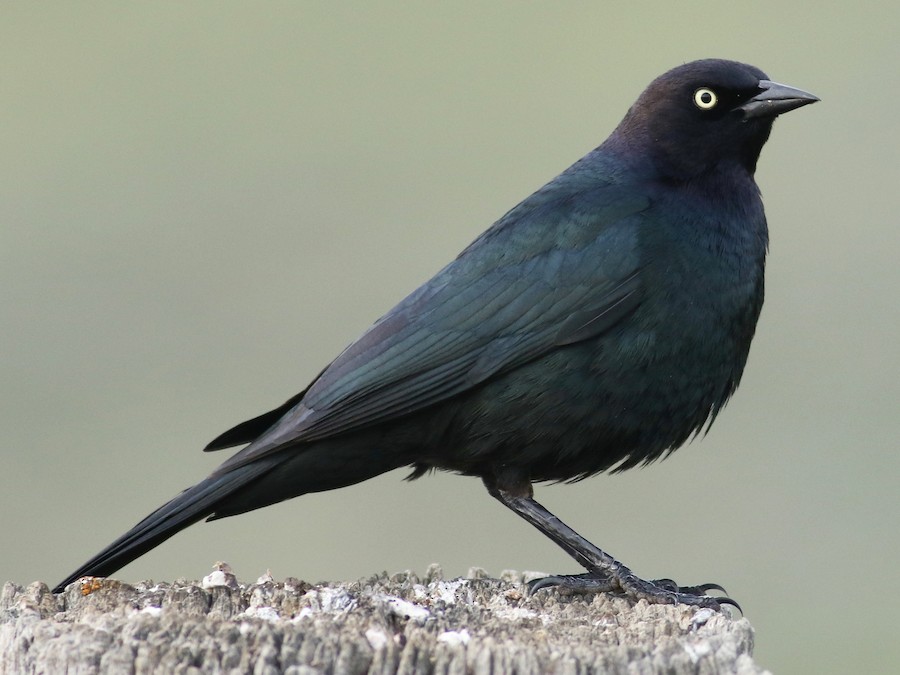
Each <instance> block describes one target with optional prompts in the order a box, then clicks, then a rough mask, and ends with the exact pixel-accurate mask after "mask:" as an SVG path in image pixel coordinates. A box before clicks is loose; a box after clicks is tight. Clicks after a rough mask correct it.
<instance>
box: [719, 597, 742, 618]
mask: <svg viewBox="0 0 900 675" xmlns="http://www.w3.org/2000/svg"><path fill="white" fill-rule="evenodd" d="M715 601H716V602H718V603H719V604H720V605H731V606H732V607H734V608H735V609H736V610H737V611H739V612H740V613H741V616H743V614H744V610H743V609H741V606H740V605H739V604H738V603H737V601H736V600H732V599H731V598H715Z"/></svg>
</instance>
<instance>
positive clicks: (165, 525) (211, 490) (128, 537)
mask: <svg viewBox="0 0 900 675" xmlns="http://www.w3.org/2000/svg"><path fill="white" fill-rule="evenodd" d="M272 468H273V463H271V462H257V463H253V464H248V465H246V466H241V467H238V468H236V469H234V470H232V471H229V472H228V473H226V474H223V475H218V476H216V475H213V476H210V477H209V478H206V479H205V480H202V481H200V482H199V483H197V484H196V485H194V486H193V487H190V488H188V489H187V490H185V491H184V492H182V493H181V494H180V495H178V496H177V497H175V498H174V499H172V500H171V501H169V502H167V503H166V504H163V505H162V506H161V507H159V508H158V509H156V511H154V512H153V513H151V514H150V515H149V516H147V517H146V518H144V519H143V520H142V521H141V522H139V523H138V524H137V525H135V526H134V527H133V528H131V529H130V530H129V531H128V532H126V533H125V534H123V535H122V536H121V537H119V538H118V539H116V540H115V541H114V542H113V543H112V544H110V545H109V546H107V547H106V548H105V549H103V550H102V551H100V553H98V554H97V555H95V556H94V557H93V558H91V559H90V560H88V561H87V562H86V563H85V564H84V565H82V566H81V567H79V568H78V569H77V570H75V571H74V572H72V574H70V575H69V576H68V577H66V578H65V579H64V580H63V581H61V582H60V583H59V584H58V585H57V586H56V588H54V589H53V592H54V593H60V592H62V591H63V589H65V587H66V586H68V585H69V584H70V583H72V582H73V581H75V580H77V579H80V578H81V577H85V576H96V577H105V576H109V575H110V574H112V573H113V572H115V571H116V570H118V569H120V568H122V567H124V566H125V565H127V564H128V563H130V562H131V561H132V560H135V559H137V558H138V557H140V556H142V555H143V554H144V553H146V552H147V551H149V550H150V549H152V548H155V547H156V546H158V545H159V544H161V543H162V542H164V541H165V540H166V539H168V538H169V537H171V536H173V535H174V534H176V533H177V532H180V531H181V530H183V529H184V528H186V527H188V526H189V525H192V524H194V523H196V522H197V521H198V520H202V519H203V518H205V517H206V516H209V515H212V514H213V513H214V512H215V510H216V506H217V505H218V504H220V503H221V502H222V501H223V500H224V499H226V498H228V497H229V496H231V495H233V494H234V493H235V491H237V490H239V489H240V488H242V487H243V486H245V485H247V483H249V482H250V481H253V480H254V479H256V478H258V477H259V476H260V475H262V474H264V473H266V472H268V471H270V470H271V469H272Z"/></svg>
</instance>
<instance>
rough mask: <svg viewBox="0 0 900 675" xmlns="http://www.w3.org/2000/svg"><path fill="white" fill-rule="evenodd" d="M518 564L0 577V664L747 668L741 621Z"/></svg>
mask: <svg viewBox="0 0 900 675" xmlns="http://www.w3.org/2000/svg"><path fill="white" fill-rule="evenodd" d="M522 582H523V575H520V574H517V573H514V572H506V573H504V574H503V575H502V578H501V579H500V580H497V579H489V578H486V575H484V574H483V572H481V571H480V570H472V571H471V572H470V574H469V578H467V579H452V580H444V579H443V578H442V575H441V571H440V568H439V567H437V566H432V567H431V568H429V570H428V572H427V573H426V574H425V576H424V577H423V578H422V579H419V578H418V577H417V576H416V575H415V574H413V573H403V574H395V575H393V576H390V577H389V576H388V575H386V574H382V575H378V576H375V577H372V578H370V579H362V580H360V581H357V582H351V583H337V584H327V585H326V584H315V585H311V584H309V583H306V582H303V581H299V580H297V579H292V578H288V579H286V580H285V581H283V582H275V581H274V580H272V579H271V577H268V576H266V577H263V578H261V579H260V580H259V581H258V582H257V583H255V584H249V585H245V586H240V585H238V584H237V582H236V581H235V579H234V576H233V575H231V574H230V570H228V569H227V568H224V567H223V568H222V569H221V570H220V571H218V572H215V573H214V574H213V575H210V576H209V577H207V578H206V579H204V581H203V583H189V582H186V581H183V580H179V581H176V582H175V583H173V584H165V583H160V584H154V583H152V582H144V583H141V584H138V585H137V586H130V585H128V584H124V583H121V582H118V581H114V580H111V579H109V580H95V581H94V582H93V583H92V584H90V585H85V586H84V587H80V584H72V585H71V586H70V587H69V588H68V589H67V590H66V592H65V593H63V594H61V595H59V596H54V595H53V594H52V593H50V591H49V589H48V587H47V585H46V584H44V583H41V582H35V583H33V584H31V585H30V586H28V587H27V588H24V589H23V588H22V587H21V586H16V585H14V584H11V583H7V584H6V585H5V586H4V587H3V592H2V596H0V672H3V673H7V672H8V673H63V672H67V673H99V672H115V673H119V672H122V673H129V672H132V673H223V672H224V673H254V674H268V673H280V672H287V673H291V674H293V675H312V674H313V673H335V674H340V675H343V674H345V673H347V674H354V673H379V674H387V673H402V674H419V673H421V674H431V673H434V674H446V675H456V674H464V673H472V674H476V675H481V674H486V673H491V674H494V675H497V674H500V673H517V674H520V675H526V674H532V673H533V674H536V675H537V674H546V673H559V674H566V675H568V674H572V675H575V674H582V673H623V674H625V673H627V674H628V675H639V674H640V675H642V674H644V673H667V674H668V675H674V674H678V673H696V674H707V673H709V674H712V673H740V674H741V675H750V674H756V673H763V672H764V671H763V670H762V669H760V668H759V667H758V666H756V664H755V663H754V662H753V660H752V658H751V655H750V654H751V650H752V646H753V631H752V629H751V627H750V624H749V622H748V621H747V620H746V619H743V618H741V619H737V620H735V619H732V618H730V617H729V616H728V615H727V614H725V613H717V612H711V611H710V610H699V611H697V610H695V609H691V608H689V607H685V606H661V605H648V604H647V603H646V602H643V601H641V602H638V603H633V602H631V601H629V600H627V599H625V598H621V597H612V596H608V595H602V594H601V595H597V596H578V595H575V596H569V597H566V596H560V595H558V594H557V593H555V592H553V591H541V592H539V593H537V594H535V595H534V596H530V597H529V596H527V595H526V594H525V592H524V586H523V585H522Z"/></svg>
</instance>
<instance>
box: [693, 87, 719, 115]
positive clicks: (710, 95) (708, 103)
mask: <svg viewBox="0 0 900 675" xmlns="http://www.w3.org/2000/svg"><path fill="white" fill-rule="evenodd" d="M718 101H719V97H718V96H716V92H714V91H713V90H712V89H708V88H706V87H700V88H699V89H698V90H697V91H695V92H694V105H696V106H697V107H698V108H700V110H712V109H713V108H715V107H716V103H718Z"/></svg>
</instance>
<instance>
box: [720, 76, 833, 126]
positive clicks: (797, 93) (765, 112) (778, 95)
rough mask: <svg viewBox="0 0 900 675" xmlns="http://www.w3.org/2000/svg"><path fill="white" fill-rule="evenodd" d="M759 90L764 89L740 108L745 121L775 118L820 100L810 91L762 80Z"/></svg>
mask: <svg viewBox="0 0 900 675" xmlns="http://www.w3.org/2000/svg"><path fill="white" fill-rule="evenodd" d="M759 88H760V89H762V91H761V92H759V93H758V94H757V95H756V96H754V97H753V98H751V99H750V100H749V101H747V102H746V103H745V104H744V105H741V106H738V110H741V111H743V113H744V119H745V120H747V119H751V118H753V117H775V116H776V115H780V114H781V113H786V112H788V111H789V110H794V109H795V108H799V107H800V106H804V105H809V104H810V103H815V102H816V101H818V100H819V97H818V96H814V95H813V94H810V93H809V92H808V91H803V90H802V89H797V88H795V87H789V86H787V85H786V84H778V83H777V82H772V81H771V80H760V81H759Z"/></svg>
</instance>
